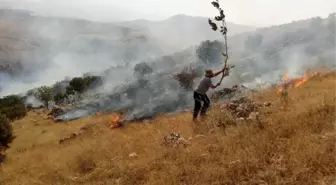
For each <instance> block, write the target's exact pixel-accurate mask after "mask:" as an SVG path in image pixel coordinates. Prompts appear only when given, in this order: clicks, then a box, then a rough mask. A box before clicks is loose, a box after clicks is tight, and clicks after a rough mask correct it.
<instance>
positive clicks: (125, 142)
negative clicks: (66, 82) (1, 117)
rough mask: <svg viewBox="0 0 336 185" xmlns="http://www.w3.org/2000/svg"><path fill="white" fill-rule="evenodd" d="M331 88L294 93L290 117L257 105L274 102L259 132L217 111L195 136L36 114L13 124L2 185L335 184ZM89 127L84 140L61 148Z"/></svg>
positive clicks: (165, 121)
mask: <svg viewBox="0 0 336 185" xmlns="http://www.w3.org/2000/svg"><path fill="white" fill-rule="evenodd" d="M335 82H336V77H335V74H334V73H333V74H330V75H328V76H325V77H315V78H314V79H312V80H310V81H309V82H308V83H307V84H305V85H303V86H301V87H299V88H296V89H292V90H290V92H289V97H290V98H291V100H290V102H289V107H288V109H287V110H282V109H280V106H281V105H280V102H279V97H278V95H276V93H275V91H274V89H273V90H268V91H265V92H262V93H257V94H254V95H252V98H253V99H255V100H256V101H260V102H264V101H271V102H273V105H272V106H271V107H269V108H267V109H264V110H263V111H262V112H261V118H260V119H261V123H259V124H257V123H255V122H249V123H242V124H237V125H235V121H234V120H233V119H232V118H231V117H230V116H229V114H227V113H225V112H224V113H223V112H220V111H219V110H218V109H216V108H214V109H213V110H211V116H210V117H209V119H208V120H207V121H206V122H205V123H204V124H200V125H198V126H195V125H193V124H192V123H191V122H190V119H191V115H190V113H184V114H180V115H176V116H159V117H158V118H156V119H154V120H152V121H150V122H147V123H144V124H133V125H128V126H127V127H125V128H121V129H115V130H109V129H108V126H109V125H108V123H109V121H110V119H111V115H106V116H100V117H91V118H87V119H84V120H79V121H74V122H69V123H67V124H64V123H62V124H61V123H57V124H56V123H53V122H51V121H48V120H47V119H46V118H45V114H39V113H36V112H35V113H34V112H31V113H29V115H28V116H27V117H26V118H25V119H24V120H20V121H17V122H15V123H14V128H15V134H16V135H17V136H18V137H17V138H16V139H15V141H14V143H13V144H12V147H11V148H10V149H9V150H8V152H7V154H8V159H7V161H6V162H5V163H4V164H3V166H2V167H1V170H2V171H1V172H0V184H6V185H21V184H29V185H35V184H36V185H45V184H49V185H76V184H78V185H79V184H84V185H89V184H97V185H98V184H100V185H110V184H112V185H113V184H116V185H117V184H120V185H135V184H137V185H138V184H139V185H140V184H143V185H154V184H155V185H161V184H167V185H168V184H169V185H204V184H212V185H220V184H223V185H224V184H227V185H230V184H232V185H233V184H300V185H301V184H305V185H310V184H311V185H316V184H317V185H327V184H328V185H329V184H330V185H331V184H335V172H336V169H335V168H336V165H335ZM85 125H89V126H87V127H88V128H89V129H88V131H87V132H86V133H85V134H84V135H81V136H80V137H78V138H76V139H74V140H71V141H69V142H67V143H64V144H58V140H59V139H60V138H61V137H63V135H67V134H70V133H72V132H74V131H78V130H79V129H80V128H81V127H82V126H85ZM90 125H91V127H90ZM210 130H212V131H213V132H209V131H210ZM171 132H178V133H181V134H182V135H183V136H184V137H185V138H189V137H192V139H191V144H190V145H188V146H185V147H182V146H181V147H177V148H170V147H167V146H165V145H163V144H162V142H163V136H164V135H167V134H169V133H171ZM197 134H202V135H204V136H203V137H201V136H200V135H199V136H197ZM134 152H135V153H136V154H137V155H138V156H135V157H130V156H129V154H131V153H134Z"/></svg>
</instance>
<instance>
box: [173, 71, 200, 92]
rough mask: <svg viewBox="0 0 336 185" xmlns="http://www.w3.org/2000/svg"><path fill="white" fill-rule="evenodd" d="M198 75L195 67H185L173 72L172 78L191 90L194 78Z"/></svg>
mask: <svg viewBox="0 0 336 185" xmlns="http://www.w3.org/2000/svg"><path fill="white" fill-rule="evenodd" d="M198 76H199V75H198V73H197V71H196V69H192V68H191V67H189V68H188V67H186V68H184V69H183V70H182V71H181V72H180V73H177V74H175V75H174V79H175V80H177V81H178V82H179V84H180V86H181V87H182V88H184V89H186V90H191V89H192V88H193V85H194V79H195V78H197V77H198Z"/></svg>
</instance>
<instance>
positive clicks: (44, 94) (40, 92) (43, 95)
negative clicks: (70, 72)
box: [37, 86, 53, 108]
mask: <svg viewBox="0 0 336 185" xmlns="http://www.w3.org/2000/svg"><path fill="white" fill-rule="evenodd" d="M37 98H39V99H40V100H41V101H42V102H43V103H44V105H45V107H46V108H49V107H48V105H49V101H51V100H52V99H53V89H52V88H51V87H47V86H42V87H39V88H38V89H37Z"/></svg>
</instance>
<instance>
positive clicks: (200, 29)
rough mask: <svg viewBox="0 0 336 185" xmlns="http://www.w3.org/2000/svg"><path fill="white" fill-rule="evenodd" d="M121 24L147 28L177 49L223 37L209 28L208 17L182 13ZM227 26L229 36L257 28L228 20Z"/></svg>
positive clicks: (149, 32) (154, 35) (153, 34)
mask: <svg viewBox="0 0 336 185" xmlns="http://www.w3.org/2000/svg"><path fill="white" fill-rule="evenodd" d="M119 25H124V26H127V27H130V28H136V29H141V30H146V31H147V33H148V34H150V35H152V36H153V37H155V38H157V39H160V40H162V41H164V43H166V44H168V45H169V46H171V47H175V48H177V49H182V48H185V47H189V46H191V45H197V44H199V43H200V42H202V41H204V40H217V39H222V37H221V36H220V35H218V34H214V32H213V31H212V30H211V29H209V25H208V18H206V17H192V16H187V15H183V14H181V15H175V16H173V17H170V18H168V19H166V20H162V21H148V20H143V19H142V20H135V21H127V22H121V23H119ZM227 27H228V29H229V31H228V36H232V35H235V34H239V33H244V32H251V31H254V30H255V29H256V27H254V26H247V25H239V24H235V23H232V22H228V23H227Z"/></svg>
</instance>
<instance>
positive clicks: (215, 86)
mask: <svg viewBox="0 0 336 185" xmlns="http://www.w3.org/2000/svg"><path fill="white" fill-rule="evenodd" d="M218 86H220V83H218V84H217V85H213V84H211V86H210V87H211V88H212V89H215V88H217V87H218Z"/></svg>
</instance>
